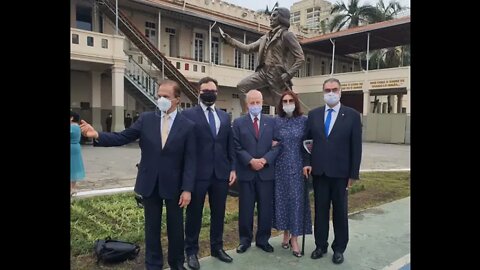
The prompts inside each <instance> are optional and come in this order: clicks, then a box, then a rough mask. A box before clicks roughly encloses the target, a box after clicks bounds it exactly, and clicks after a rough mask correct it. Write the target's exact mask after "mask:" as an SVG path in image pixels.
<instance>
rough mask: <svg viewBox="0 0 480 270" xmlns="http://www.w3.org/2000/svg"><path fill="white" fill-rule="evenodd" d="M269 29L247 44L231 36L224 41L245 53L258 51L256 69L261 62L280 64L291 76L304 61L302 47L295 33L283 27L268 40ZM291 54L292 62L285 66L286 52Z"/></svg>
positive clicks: (270, 64)
mask: <svg viewBox="0 0 480 270" xmlns="http://www.w3.org/2000/svg"><path fill="white" fill-rule="evenodd" d="M269 34H270V31H269V32H267V33H266V34H265V35H263V36H262V37H260V38H259V39H258V40H257V41H255V42H253V43H250V44H248V45H246V44H244V43H242V42H239V41H237V40H235V39H233V38H229V39H227V40H226V41H227V42H228V43H229V44H231V45H232V46H234V47H236V48H238V49H239V50H241V51H243V52H245V53H251V52H258V56H257V63H258V65H259V66H258V67H257V68H256V69H255V70H257V69H258V68H260V67H261V66H263V64H265V65H266V66H269V67H274V66H276V67H278V66H281V70H282V71H283V72H286V73H288V74H289V75H290V77H293V75H294V74H295V72H297V70H299V69H300V68H301V67H302V65H303V63H304V62H305V56H304V54H303V50H302V47H301V46H300V43H298V40H297V38H296V37H295V34H293V33H292V32H290V31H288V29H286V28H285V27H283V28H281V29H280V30H278V32H277V33H276V34H275V35H274V36H273V37H272V38H271V39H270V40H269V39H268V35H269ZM289 53H291V54H292V55H293V63H292V64H291V66H290V67H287V59H288V54H289Z"/></svg>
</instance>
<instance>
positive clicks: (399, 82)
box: [370, 79, 406, 89]
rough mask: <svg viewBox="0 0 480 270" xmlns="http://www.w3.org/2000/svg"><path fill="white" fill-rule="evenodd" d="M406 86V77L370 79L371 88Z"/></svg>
mask: <svg viewBox="0 0 480 270" xmlns="http://www.w3.org/2000/svg"><path fill="white" fill-rule="evenodd" d="M398 87H406V85H405V79H392V80H377V81H370V89H378V88H398Z"/></svg>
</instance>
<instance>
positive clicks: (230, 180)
mask: <svg viewBox="0 0 480 270" xmlns="http://www.w3.org/2000/svg"><path fill="white" fill-rule="evenodd" d="M235 180H237V173H236V172H235V171H231V172H230V177H229V178H228V185H229V186H231V185H233V183H235Z"/></svg>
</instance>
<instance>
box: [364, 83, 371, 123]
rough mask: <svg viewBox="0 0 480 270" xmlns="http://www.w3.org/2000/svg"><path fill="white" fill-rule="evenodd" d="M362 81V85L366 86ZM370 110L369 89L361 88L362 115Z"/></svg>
mask: <svg viewBox="0 0 480 270" xmlns="http://www.w3.org/2000/svg"><path fill="white" fill-rule="evenodd" d="M366 85H367V84H366V83H364V87H366ZM369 110H370V91H369V90H368V89H365V88H364V89H363V115H367V114H368V111H369Z"/></svg>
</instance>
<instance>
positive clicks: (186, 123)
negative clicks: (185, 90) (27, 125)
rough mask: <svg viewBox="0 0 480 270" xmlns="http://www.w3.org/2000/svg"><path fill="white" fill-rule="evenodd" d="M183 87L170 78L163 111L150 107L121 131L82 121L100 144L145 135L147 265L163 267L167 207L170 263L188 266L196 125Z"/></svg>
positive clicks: (162, 93)
mask: <svg viewBox="0 0 480 270" xmlns="http://www.w3.org/2000/svg"><path fill="white" fill-rule="evenodd" d="M180 93H181V91H180V87H179V85H178V84H177V83H176V82H174V81H170V80H166V81H163V82H162V83H161V84H160V87H159V88H158V97H159V98H158V109H159V111H157V110H156V111H154V112H145V113H142V114H141V115H140V117H139V118H138V120H137V121H135V123H133V125H132V126H131V127H130V128H127V129H125V130H124V131H122V132H113V133H105V132H100V133H99V132H97V131H95V130H94V129H93V127H92V126H91V125H89V124H88V123H86V122H84V121H83V122H82V124H81V126H80V127H81V129H82V133H83V134H84V135H85V136H87V137H90V138H94V139H95V141H94V145H96V146H120V145H124V144H127V143H129V142H133V141H135V140H137V139H138V138H140V141H139V145H140V149H141V160H140V164H139V166H138V175H137V181H136V183H135V192H137V193H138V194H140V195H142V196H143V198H144V200H143V204H144V211H145V212H144V213H145V267H146V269H148V270H162V268H163V254H162V246H161V241H160V238H161V237H160V233H161V225H162V207H163V201H165V204H166V209H167V234H168V264H169V265H170V267H171V269H186V268H185V267H184V266H183V263H184V261H185V256H184V254H183V248H184V235H183V209H182V208H183V207H185V206H187V205H188V204H189V203H190V200H191V192H192V191H193V189H194V185H195V169H196V157H195V153H196V141H195V130H194V127H195V124H194V123H193V122H192V121H190V120H188V119H187V118H185V117H184V116H182V114H180V113H178V111H177V105H178V103H179V102H180Z"/></svg>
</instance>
